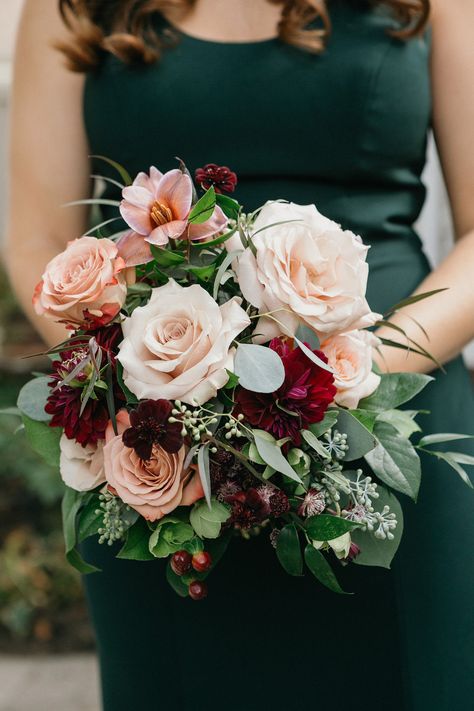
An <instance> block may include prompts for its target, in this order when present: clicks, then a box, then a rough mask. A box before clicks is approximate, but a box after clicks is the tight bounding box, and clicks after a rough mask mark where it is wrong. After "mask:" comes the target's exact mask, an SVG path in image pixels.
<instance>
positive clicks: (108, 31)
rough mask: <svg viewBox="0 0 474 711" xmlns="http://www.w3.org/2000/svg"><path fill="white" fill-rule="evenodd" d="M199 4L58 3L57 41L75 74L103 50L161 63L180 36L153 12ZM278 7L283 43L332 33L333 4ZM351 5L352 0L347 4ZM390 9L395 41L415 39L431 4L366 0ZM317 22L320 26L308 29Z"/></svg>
mask: <svg viewBox="0 0 474 711" xmlns="http://www.w3.org/2000/svg"><path fill="white" fill-rule="evenodd" d="M197 1H198V0H59V9H60V12H61V15H62V18H63V20H64V22H65V24H66V26H67V27H68V28H69V30H70V31H71V32H72V35H73V36H72V39H71V41H68V42H61V43H57V45H56V46H57V48H58V49H60V50H61V51H62V52H63V54H64V55H65V56H66V58H67V62H68V66H69V68H70V69H72V70H73V71H76V72H87V71H90V70H91V69H93V68H94V67H95V66H97V65H98V64H99V62H100V60H101V57H102V56H103V53H104V52H110V53H111V54H114V55H115V56H116V57H118V58H119V59H121V60H122V61H124V62H126V63H127V64H152V63H153V62H156V61H157V60H159V58H160V56H161V54H162V51H163V50H164V49H165V48H166V46H167V45H170V44H173V43H175V42H176V41H177V39H178V36H177V35H176V34H173V33H169V34H167V35H166V36H165V35H160V36H158V35H157V33H156V32H155V31H154V29H153V26H152V15H153V14H154V13H156V12H157V11H160V10H161V11H165V12H166V11H170V10H171V11H178V12H182V13H186V12H187V11H189V10H191V9H192V7H193V6H194V5H195V4H196V2H197ZM269 1H270V2H272V3H274V4H277V5H281V6H282V13H281V20H280V22H279V26H278V33H279V37H280V39H281V40H282V41H284V42H286V43H288V44H290V45H293V46H295V47H298V48H299V49H303V50H307V51H309V52H312V53H315V54H317V53H320V52H322V51H323V50H324V47H325V44H326V41H327V38H328V36H329V35H330V32H331V19H330V13H329V9H328V6H329V5H330V3H331V0H269ZM346 1H347V2H349V1H350V0H346ZM367 1H368V2H369V3H370V4H372V5H374V6H376V5H385V6H386V7H389V8H390V9H392V10H393V12H394V15H395V16H396V18H397V19H398V20H399V22H400V28H399V29H397V30H391V31H390V34H391V35H392V36H394V37H398V38H399V39H409V38H411V37H415V36H417V35H419V34H420V33H421V32H422V31H423V29H424V28H425V26H426V23H427V21H428V17H429V13H430V0H367ZM315 20H318V21H319V22H318V24H319V27H318V28H316V29H315V28H308V25H309V24H310V23H312V22H313V21H315Z"/></svg>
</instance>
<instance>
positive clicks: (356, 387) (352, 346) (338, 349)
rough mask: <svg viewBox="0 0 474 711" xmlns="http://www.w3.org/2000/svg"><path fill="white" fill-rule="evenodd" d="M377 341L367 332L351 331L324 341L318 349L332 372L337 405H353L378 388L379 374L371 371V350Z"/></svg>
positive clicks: (353, 406) (350, 406) (355, 405)
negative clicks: (325, 357)
mask: <svg viewBox="0 0 474 711" xmlns="http://www.w3.org/2000/svg"><path fill="white" fill-rule="evenodd" d="M379 344H380V339H378V338H377V337H376V336H374V334H373V333H370V332H369V331H350V332H349V333H343V334H340V335H339V336H333V337H332V338H329V339H327V340H326V341H323V343H322V344H321V350H322V351H323V353H325V355H326V356H327V359H328V361H329V365H330V366H331V367H332V368H333V371H334V385H335V386H336V388H337V395H336V398H335V400H336V403H337V404H338V405H341V406H342V407H348V408H352V409H353V408H356V407H357V406H358V404H359V400H362V398H364V397H367V396H368V395H372V393H373V392H374V390H376V389H377V387H378V384H379V382H380V376H379V375H377V374H376V373H374V372H373V371H372V350H373V348H376V347H377V346H378V345H379Z"/></svg>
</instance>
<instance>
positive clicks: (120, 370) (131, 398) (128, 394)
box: [115, 360, 138, 405]
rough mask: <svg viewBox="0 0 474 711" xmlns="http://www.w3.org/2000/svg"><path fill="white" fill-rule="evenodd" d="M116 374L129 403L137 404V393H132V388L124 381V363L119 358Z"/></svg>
mask: <svg viewBox="0 0 474 711" xmlns="http://www.w3.org/2000/svg"><path fill="white" fill-rule="evenodd" d="M115 362H116V375H117V382H118V384H119V385H120V389H121V391H122V392H123V394H124V395H125V398H126V400H127V405H136V404H137V403H138V398H137V396H136V395H134V394H133V393H132V391H131V390H129V389H128V388H127V386H126V385H125V383H124V381H123V365H122V363H121V362H120V361H119V360H116V361H115Z"/></svg>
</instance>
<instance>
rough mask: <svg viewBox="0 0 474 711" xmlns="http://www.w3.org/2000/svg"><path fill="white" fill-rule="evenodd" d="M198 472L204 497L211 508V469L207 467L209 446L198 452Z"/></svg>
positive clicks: (206, 445)
mask: <svg viewBox="0 0 474 711" xmlns="http://www.w3.org/2000/svg"><path fill="white" fill-rule="evenodd" d="M197 463H198V471H199V478H200V479H201V484H202V488H203V491H204V496H205V497H206V502H207V505H208V506H209V508H211V469H210V465H209V445H208V444H205V445H203V446H202V447H200V448H199V450H198V459H197Z"/></svg>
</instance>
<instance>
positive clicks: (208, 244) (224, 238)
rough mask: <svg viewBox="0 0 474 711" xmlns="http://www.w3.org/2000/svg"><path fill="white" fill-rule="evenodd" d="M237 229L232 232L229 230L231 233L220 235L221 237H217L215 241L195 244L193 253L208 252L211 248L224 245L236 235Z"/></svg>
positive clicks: (192, 248) (192, 249)
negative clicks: (203, 250)
mask: <svg viewBox="0 0 474 711" xmlns="http://www.w3.org/2000/svg"><path fill="white" fill-rule="evenodd" d="M235 231H236V230H235V228H234V229H232V230H229V232H226V233H225V234H223V235H220V236H219V237H216V238H215V239H211V240H209V241H205V242H194V244H193V245H192V247H191V251H192V252H194V251H195V250H196V251H200V250H202V249H205V250H208V249H210V248H211V247H217V245H220V244H223V243H224V242H227V240H228V239H230V237H232V235H233V234H234V233H235Z"/></svg>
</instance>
